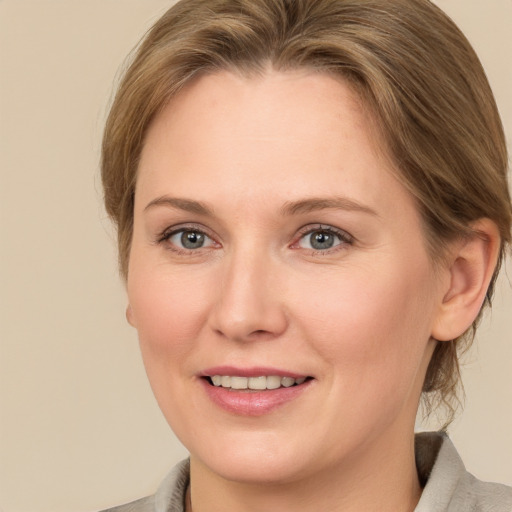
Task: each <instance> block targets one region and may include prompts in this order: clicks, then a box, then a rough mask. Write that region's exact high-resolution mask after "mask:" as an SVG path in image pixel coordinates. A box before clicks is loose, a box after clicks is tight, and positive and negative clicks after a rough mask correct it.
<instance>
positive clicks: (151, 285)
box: [128, 265, 211, 363]
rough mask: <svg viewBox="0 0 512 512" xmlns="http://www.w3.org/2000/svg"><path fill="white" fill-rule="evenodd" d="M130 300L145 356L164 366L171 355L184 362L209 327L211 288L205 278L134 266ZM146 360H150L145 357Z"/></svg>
mask: <svg viewBox="0 0 512 512" xmlns="http://www.w3.org/2000/svg"><path fill="white" fill-rule="evenodd" d="M133 268H134V271H133V272H132V273H131V274H129V279H128V299H129V302H130V306H131V308H132V314H133V320H134V321H133V323H134V326H135V327H136V329H137V331H138V334H139V340H140V344H141V349H142V351H143V355H144V356H151V357H153V358H155V359H158V360H160V361H161V362H162V363H163V362H165V361H167V358H168V357H169V355H172V356H173V358H176V359H180V356H181V355H184V354H186V353H188V352H189V351H190V350H192V349H193V347H194V341H195V340H197V339H198V337H199V333H200V332H201V330H202V329H203V328H204V326H205V325H206V321H207V307H206V304H208V303H209V302H210V290H211V287H209V286H207V285H206V282H205V277H206V276H201V275H192V276H190V275H188V274H186V273H184V272H180V271H177V272H176V271H175V272H171V271H166V269H165V268H161V269H160V271H159V272H154V271H149V270H145V268H151V267H150V265H148V266H147V267H142V266H137V265H133ZM145 360H146V357H145Z"/></svg>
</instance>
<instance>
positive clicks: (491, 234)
mask: <svg viewBox="0 0 512 512" xmlns="http://www.w3.org/2000/svg"><path fill="white" fill-rule="evenodd" d="M471 228H472V231H473V232H472V234H471V235H469V237H465V238H464V239H463V240H459V241H456V242H454V243H453V247H452V252H451V254H450V259H449V262H450V264H449V267H448V269H447V271H448V273H449V276H448V277H449V279H447V282H448V285H447V288H446V289H445V290H443V293H444V295H443V297H442V302H441V304H440V305H439V310H438V314H437V315H436V318H435V320H434V325H433V329H432V337H433V338H434V339H436V340H439V341H449V340H453V339H455V338H457V337H458V336H460V335H461V334H463V333H464V332H465V331H466V330H467V329H468V328H469V326H470V325H471V324H472V323H473V321H474V320H475V318H476V317H477V315H478V313H479V311H480V309H481V307H482V304H483V302H484V300H485V296H486V293H487V289H488V287H489V283H490V281H491V278H492V275H493V273H494V269H495V267H496V262H497V259H498V254H499V250H500V234H499V231H498V227H497V226H496V224H495V223H494V222H493V221H491V220H489V219H480V220H478V221H476V222H474V223H473V224H472V225H471Z"/></svg>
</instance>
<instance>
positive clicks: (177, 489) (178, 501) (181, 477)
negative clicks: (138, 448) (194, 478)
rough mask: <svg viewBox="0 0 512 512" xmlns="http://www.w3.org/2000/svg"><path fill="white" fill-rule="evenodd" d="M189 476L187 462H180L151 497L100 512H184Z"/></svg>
mask: <svg viewBox="0 0 512 512" xmlns="http://www.w3.org/2000/svg"><path fill="white" fill-rule="evenodd" d="M189 475H190V464H189V461H188V460H184V461H181V462H180V463H179V464H177V465H176V466H174V468H173V469H172V470H171V472H170V473H169V474H168V475H167V476H166V477H165V479H164V481H163V482H162V483H161V485H160V487H159V488H158V490H157V492H156V493H155V494H153V495H152V496H148V497H146V498H141V499H140V500H137V501H132V502H131V503H126V504H125V505H119V506H117V507H113V508H109V509H106V510H103V511H102V512H184V510H185V507H184V503H185V495H186V492H187V488H188V484H189V480H190V476H189Z"/></svg>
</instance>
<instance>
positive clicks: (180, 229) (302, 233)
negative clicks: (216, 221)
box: [156, 224, 354, 255]
mask: <svg viewBox="0 0 512 512" xmlns="http://www.w3.org/2000/svg"><path fill="white" fill-rule="evenodd" d="M186 232H190V233H197V234H199V235H202V236H204V237H206V238H207V239H208V240H210V242H211V244H210V245H208V246H206V247H203V246H201V247H198V248H197V249H187V248H184V247H178V246H177V245H176V244H173V243H171V242H170V239H171V238H172V237H173V236H175V235H178V234H180V233H186ZM315 232H319V233H324V234H328V235H333V236H334V237H336V238H337V239H338V240H339V243H338V244H336V245H334V246H333V247H330V248H327V249H314V248H311V249H308V250H310V251H311V254H312V255H318V254H320V255H326V254H331V253H332V252H336V251H339V250H343V249H345V248H346V246H347V245H348V246H350V245H353V243H354V237H353V236H352V235H350V234H349V233H347V232H346V231H343V230H341V229H337V228H334V227H332V226H323V225H321V224H318V225H315V226H311V225H310V226H305V227H303V228H301V229H300V230H299V232H298V238H296V242H293V243H292V244H291V245H290V247H291V248H292V249H300V248H301V247H300V246H299V244H300V242H301V240H303V239H305V238H306V237H307V236H308V235H309V236H311V235H312V234H313V233H315ZM156 243H157V244H165V243H167V245H168V249H169V250H172V251H174V252H175V253H178V254H183V255H193V254H197V253H198V252H199V251H200V250H201V249H207V248H209V247H211V246H212V245H213V246H215V245H217V246H218V245H219V244H218V242H216V241H215V240H214V238H213V237H212V236H210V235H209V234H208V233H207V232H206V230H204V229H202V228H200V227H198V226H196V225H185V226H177V227H172V228H167V229H165V230H164V231H163V232H162V233H160V234H159V235H158V237H157V239H156Z"/></svg>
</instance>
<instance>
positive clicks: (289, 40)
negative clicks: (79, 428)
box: [102, 0, 512, 512]
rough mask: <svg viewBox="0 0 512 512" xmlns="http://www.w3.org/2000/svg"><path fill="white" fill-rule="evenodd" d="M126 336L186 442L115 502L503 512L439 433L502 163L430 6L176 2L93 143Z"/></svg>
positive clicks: (501, 216) (506, 231)
mask: <svg viewBox="0 0 512 512" xmlns="http://www.w3.org/2000/svg"><path fill="white" fill-rule="evenodd" d="M102 165H103V168H102V169H103V184H104V189H105V203H106V207H107V211H108V213H109V214H110V216H111V217H112V218H113V220H114V222H115V223H116V225H117V227H118V234H119V255H120V266H121V272H122V275H123V276H124V278H125V279H126V283H127V290H128V300H129V306H128V309H127V319H128V321H129V322H130V323H131V324H132V325H133V326H134V327H135V328H136V329H137V331H138V334H139V339H140V344H141V350H142V355H143V360H144V364H145V366H146V370H147V373H148V377H149V380H150V383H151V386H152V388H153V391H154V394H155V396H156V398H157V401H158V403H159V405H160V408H161V409H162V412H163V413H164V415H165V417H166V419H167V420H168V422H169V424H170V426H171V427H172V429H173V430H174V432H175V433H176V434H177V436H178V437H179V438H180V440H181V441H182V442H183V444H184V445H185V446H186V447H187V449H188V450H189V451H190V461H187V462H184V463H182V464H181V465H179V466H178V467H177V468H175V469H174V470H173V472H172V473H171V474H170V475H169V477H168V478H167V479H166V481H164V483H163V484H162V486H161V488H160V489H159V491H158V492H157V493H156V494H155V496H154V497H151V498H146V499H143V500H140V501H138V502H135V503H133V504H129V505H127V506H124V507H120V508H116V509H114V510H117V511H121V510H126V511H128V510H133V511H149V510H151V511H153V510H155V511H163V510H169V511H171V510H172V511H182V510H185V511H187V512H190V511H192V510H193V511H194V512H201V511H206V510H208V511H217V510H237V511H244V510H258V511H260V510H280V511H286V510H294V511H309V510H333V511H351V510H357V511H363V510H364V511H366V510H379V511H384V512H385V511H388V510H389V511H396V510H404V511H412V510H417V511H426V510H450V511H455V510H461V511H462V510H488V509H490V508H491V507H493V510H503V511H505V510H507V511H508V510H511V508H512V490H511V489H510V488H507V487H505V486H501V485H498V484H487V483H483V482H479V481H477V480H475V479H474V478H473V477H472V476H471V475H469V474H468V473H466V471H465V469H464V466H463V465H462V462H461V461H460V459H459V458H458V455H457V453H456V451H455V448H454V447H453V445H452V444H451V443H450V441H449V439H448V438H447V437H446V436H445V435H444V434H442V433H439V434H429V435H423V436H418V437H416V438H415V437H414V421H415V417H416V413H417V409H418V405H419V402H420V398H423V401H424V403H425V404H426V406H427V409H428V410H430V409H431V408H433V407H434V406H436V405H444V406H445V407H446V408H447V410H448V421H449V420H450V419H451V417H452V416H453V412H454V403H455V402H456V395H455V390H456V387H457V382H458V360H457V353H458V350H459V351H460V349H461V348H464V346H465V345H467V344H468V343H470V342H471V339H472V335H473V333H474V329H475V328H476V325H477V323H478V320H479V318H480V316H481V313H482V307H483V305H486V304H489V303H490V299H491V297H492V292H493V287H494V283H495V280H496V277H497V273H498V270H499V267H500V263H501V261H502V259H503V257H504V254H505V250H506V248H507V246H508V244H509V243H510V239H511V219H512V209H511V203H510V196H509V193H508V190H507V185H506V172H507V152H506V146H505V142H504V136H503V130H502V127H501V123H500V119H499V116H498V113H497V109H496V106H495V103H494V99H493V96H492V93H491V91H490V88H489V86H488V83H487V81H486V79H485V75H484V73H483V70H482V68H481V65H480V63H479V61H478V59H477V57H476V55H475V54H474V52H473V51H472V49H471V47H470V46H469V44H468V42H467V41H466V39H465V38H464V36H463V35H462V34H461V33H460V31H458V29H457V28H456V27H455V26H454V25H453V23H452V22H451V21H450V20H449V19H448V18H447V17H446V16H445V15H444V14H443V13H442V12H440V10H439V9H438V8H436V7H435V6H434V5H433V4H431V3H430V2H429V1H427V0H393V1H389V0H368V1H348V0H347V1H343V0H296V1H293V2H291V1H287V0H250V1H249V0H229V1H226V0H209V1H208V2H204V1H199V0H183V1H181V2H179V3H178V4H176V5H175V6H174V7H172V8H171V9H170V10H169V11H168V12H167V13H166V14H165V15H164V16H163V17H162V18H161V19H160V20H159V21H158V22H157V23H156V25H155V26H154V27H153V29H152V30H151V31H150V32H149V33H148V35H147V36H146V38H145V40H144V41H143V43H142V44H141V46H140V48H139V50H138V52H137V54H136V56H135V58H134V61H133V63H132V64H131V66H130V67H129V69H128V70H127V72H126V74H125V77H124V79H123V81H122V83H121V85H120V87H119V91H118V93H117V96H116V98H115V101H114V104H113V106H112V110H111V113H110V116H109V119H108V122H107V126H106V130H105V135H104V145H103V164H102Z"/></svg>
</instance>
